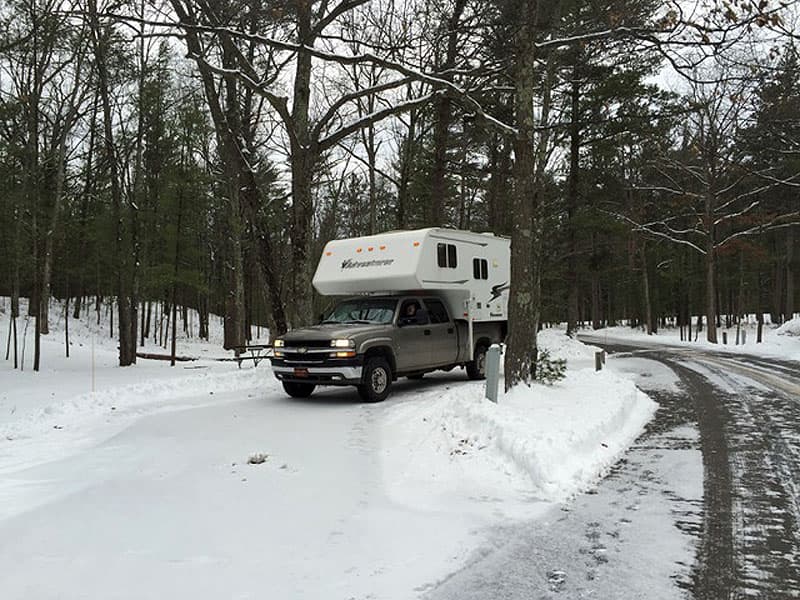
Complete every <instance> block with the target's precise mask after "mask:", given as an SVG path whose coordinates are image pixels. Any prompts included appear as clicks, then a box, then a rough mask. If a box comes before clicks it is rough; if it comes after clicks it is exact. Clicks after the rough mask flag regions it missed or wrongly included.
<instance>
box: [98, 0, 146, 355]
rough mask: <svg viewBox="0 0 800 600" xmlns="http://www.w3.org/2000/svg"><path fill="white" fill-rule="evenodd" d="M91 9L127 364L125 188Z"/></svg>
mask: <svg viewBox="0 0 800 600" xmlns="http://www.w3.org/2000/svg"><path fill="white" fill-rule="evenodd" d="M89 13H90V19H91V26H92V41H93V43H94V51H95V59H96V68H97V79H98V89H99V92H100V100H101V103H102V108H103V134H104V138H105V139H104V150H105V158H106V163H107V168H108V170H109V174H110V177H109V179H110V183H111V206H112V215H113V219H114V222H115V233H116V239H115V245H114V258H115V260H114V262H115V267H116V275H117V277H116V289H117V307H118V309H119V340H118V341H119V365H120V366H121V367H127V366H129V365H131V364H133V363H134V362H135V359H136V341H135V340H136V332H135V331H131V306H130V295H129V290H128V286H127V274H128V273H127V270H128V264H127V263H128V261H127V260H126V258H125V256H126V253H125V250H124V249H123V235H124V227H123V214H122V202H123V201H122V188H121V184H120V177H119V168H118V164H117V157H116V149H115V147H114V130H113V114H112V107H111V99H110V93H109V83H108V82H109V75H108V66H107V57H106V51H107V48H106V44H107V40H106V39H105V35H104V32H102V31H101V29H100V22H99V20H98V16H97V0H90V2H89Z"/></svg>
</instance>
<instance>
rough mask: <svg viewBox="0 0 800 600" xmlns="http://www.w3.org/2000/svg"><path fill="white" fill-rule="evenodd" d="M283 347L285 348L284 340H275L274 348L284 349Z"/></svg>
mask: <svg viewBox="0 0 800 600" xmlns="http://www.w3.org/2000/svg"><path fill="white" fill-rule="evenodd" d="M283 346H284V343H283V340H275V341H274V342H272V347H273V348H283Z"/></svg>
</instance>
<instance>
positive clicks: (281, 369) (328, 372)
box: [272, 357, 363, 385]
mask: <svg viewBox="0 0 800 600" xmlns="http://www.w3.org/2000/svg"><path fill="white" fill-rule="evenodd" d="M362 370H363V361H362V359H361V357H356V358H354V359H347V360H341V359H340V360H334V359H330V360H324V361H318V362H305V361H295V360H286V359H276V358H273V359H272V372H273V373H274V374H275V377H276V378H277V379H279V380H280V381H295V382H302V383H314V384H317V385H358V384H360V383H361V373H362ZM298 371H299V372H300V373H302V374H301V375H298Z"/></svg>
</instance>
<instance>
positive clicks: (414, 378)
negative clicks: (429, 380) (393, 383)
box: [408, 373, 425, 381]
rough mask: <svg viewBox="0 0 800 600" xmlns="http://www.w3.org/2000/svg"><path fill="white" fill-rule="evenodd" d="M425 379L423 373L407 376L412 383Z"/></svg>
mask: <svg viewBox="0 0 800 600" xmlns="http://www.w3.org/2000/svg"><path fill="white" fill-rule="evenodd" d="M423 377H425V373H414V374H413V375H408V379H413V380H414V381H419V380H420V379H422V378H423Z"/></svg>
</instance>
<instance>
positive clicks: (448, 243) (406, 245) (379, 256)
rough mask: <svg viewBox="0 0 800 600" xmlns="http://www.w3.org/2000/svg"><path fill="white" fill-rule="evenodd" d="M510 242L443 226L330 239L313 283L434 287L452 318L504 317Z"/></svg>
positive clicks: (380, 288) (349, 288)
mask: <svg viewBox="0 0 800 600" xmlns="http://www.w3.org/2000/svg"><path fill="white" fill-rule="evenodd" d="M510 247H511V245H510V240H508V239H507V238H502V237H498V236H495V235H493V234H490V233H473V232H469V231H459V230H454V229H443V228H429V229H418V230H414V231H389V232H386V233H380V234H377V235H371V236H365V237H358V238H350V239H344V240H333V241H331V242H328V243H327V244H326V246H325V249H324V251H323V252H322V258H321V259H320V261H319V265H318V266H317V271H316V273H315V275H314V279H313V284H314V287H315V288H316V290H317V291H318V292H319V293H320V294H322V295H325V296H341V295H358V294H401V293H402V294H406V293H408V294H413V293H425V292H428V293H434V292H435V294H436V295H437V296H438V297H440V298H441V299H442V300H443V301H444V302H445V304H446V305H447V309H448V311H449V312H450V314H451V316H452V318H454V319H458V320H465V321H467V322H468V323H470V324H471V323H473V322H491V321H507V320H508V290H509V283H510V278H511V267H510V264H511V254H510ZM470 329H472V328H471V327H470Z"/></svg>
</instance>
